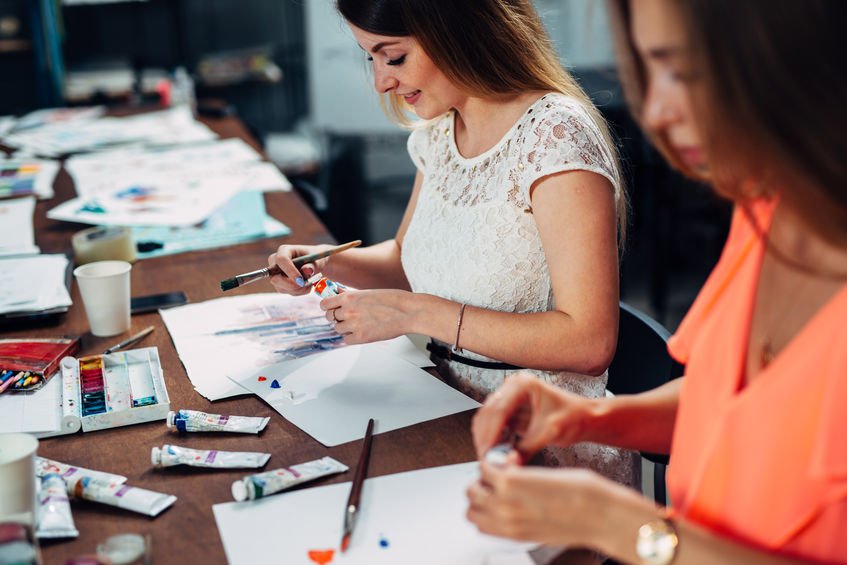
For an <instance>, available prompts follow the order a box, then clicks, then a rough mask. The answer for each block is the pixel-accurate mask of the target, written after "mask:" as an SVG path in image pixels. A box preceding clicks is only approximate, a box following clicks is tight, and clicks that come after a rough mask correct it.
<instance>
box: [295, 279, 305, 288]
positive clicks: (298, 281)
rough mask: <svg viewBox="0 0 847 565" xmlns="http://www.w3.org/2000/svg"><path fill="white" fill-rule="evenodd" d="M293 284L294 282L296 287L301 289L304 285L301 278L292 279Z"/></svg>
mask: <svg viewBox="0 0 847 565" xmlns="http://www.w3.org/2000/svg"><path fill="white" fill-rule="evenodd" d="M294 282H296V283H297V286H299V287H301V288H302V287H303V286H305V284H306V283H305V281H303V277H297V278H296V279H294Z"/></svg>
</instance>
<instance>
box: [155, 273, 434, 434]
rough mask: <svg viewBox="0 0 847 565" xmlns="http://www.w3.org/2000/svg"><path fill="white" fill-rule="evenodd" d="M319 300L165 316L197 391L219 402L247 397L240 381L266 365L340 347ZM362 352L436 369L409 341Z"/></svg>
mask: <svg viewBox="0 0 847 565" xmlns="http://www.w3.org/2000/svg"><path fill="white" fill-rule="evenodd" d="M232 274H236V273H232ZM255 284H256V285H260V284H263V283H261V282H258V283H255ZM319 302H320V298H319V297H317V296H316V295H313V294H310V295H307V296H287V295H284V294H278V293H261V294H245V295H239V296H229V297H225V298H217V299H213V300H207V301H205V302H198V303H195V304H188V305H186V306H180V307H177V308H169V309H168V310H162V311H161V315H162V320H163V321H164V322H165V326H167V328H168V332H170V334H171V339H173V342H174V346H175V347H176V350H177V353H178V354H179V357H180V360H181V361H182V364H183V365H184V366H185V371H186V373H188V378H189V379H190V380H191V383H192V384H193V385H194V388H195V389H196V390H197V392H199V393H200V394H202V395H203V396H205V397H206V398H208V399H209V400H220V399H222V398H228V397H231V396H238V395H240V394H248V393H249V392H250V391H248V390H246V389H244V388H243V387H242V386H240V385H239V384H238V381H240V380H241V379H243V378H245V377H250V376H252V375H254V374H255V373H256V372H257V371H259V370H260V369H262V368H264V367H268V366H271V365H276V364H278V363H281V362H283V361H290V360H296V359H299V358H302V357H306V356H308V355H314V354H316V353H321V352H324V351H328V350H331V349H335V348H338V347H341V346H342V345H343V344H342V343H341V338H340V336H339V335H338V334H337V333H336V332H335V330H334V329H333V328H332V325H331V324H330V323H329V322H328V321H327V320H326V318H325V315H324V312H323V311H322V310H321V309H320V307H319V306H318V304H319ZM357 347H359V346H357ZM363 349H365V350H366V351H367V355H372V356H374V357H375V358H379V359H384V358H387V357H396V358H402V359H405V360H407V361H408V362H410V363H412V364H413V365H416V366H418V367H426V366H430V365H432V363H431V362H430V360H429V357H427V356H426V355H425V354H423V353H422V352H421V351H420V350H419V349H417V348H416V347H415V346H414V344H413V343H412V342H411V341H409V339H408V338H405V337H401V338H396V339H393V340H389V341H384V342H378V343H374V344H369V345H368V346H363ZM210 352H212V353H211V354H210ZM362 429H364V426H362Z"/></svg>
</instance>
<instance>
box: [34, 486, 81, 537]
mask: <svg viewBox="0 0 847 565" xmlns="http://www.w3.org/2000/svg"><path fill="white" fill-rule="evenodd" d="M35 536H36V537H38V538H75V537H79V532H78V531H77V529H76V525H75V524H74V517H73V515H71V504H70V502H68V487H67V486H66V485H65V480H64V479H63V478H62V477H61V475H57V474H56V473H48V474H46V475H44V477H43V478H42V479H41V489H40V490H39V491H38V527H37V528H36V530H35Z"/></svg>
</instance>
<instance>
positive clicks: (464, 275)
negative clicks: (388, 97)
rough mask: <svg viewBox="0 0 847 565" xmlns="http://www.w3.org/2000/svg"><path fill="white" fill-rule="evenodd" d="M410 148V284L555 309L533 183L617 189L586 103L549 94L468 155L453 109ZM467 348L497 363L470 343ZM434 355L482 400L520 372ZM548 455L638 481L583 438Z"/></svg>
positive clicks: (511, 306) (578, 378)
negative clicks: (413, 198) (582, 176)
mask: <svg viewBox="0 0 847 565" xmlns="http://www.w3.org/2000/svg"><path fill="white" fill-rule="evenodd" d="M408 149H409V154H410V156H411V158H412V160H413V161H414V162H415V165H416V166H417V168H418V170H420V171H421V173H422V174H423V177H424V180H423V186H422V187H421V191H420V194H419V197H418V202H417V205H416V207H415V213H414V216H413V217H412V220H411V222H410V224H409V227H408V230H407V232H406V235H405V238H404V240H403V248H402V262H403V269H404V271H405V273H406V276H407V278H408V280H409V283H410V284H411V287H412V290H413V291H415V292H421V293H427V294H433V295H436V296H441V297H443V298H446V299H448V300H452V301H455V302H459V303H465V304H468V305H471V306H477V307H480V308H487V309H490V310H499V311H506V312H521V313H524V312H544V311H548V310H551V309H552V308H553V307H554V300H553V290H552V285H551V281H550V274H549V272H548V269H547V262H546V260H545V256H544V249H543V247H542V245H541V239H540V237H539V234H538V229H537V227H536V225H535V220H534V217H533V214H532V206H531V203H530V196H529V189H530V187H531V186H532V184H533V183H534V182H535V181H536V180H538V179H539V178H541V177H544V176H547V175H550V174H553V173H558V172H563V171H569V170H577V169H579V170H586V171H591V172H594V173H597V174H600V175H603V176H605V177H607V178H608V179H609V180H610V181H611V182H612V185H613V186H615V190H619V188H618V182H617V179H616V176H615V174H614V168H613V166H612V162H613V161H612V156H611V154H610V152H609V150H608V148H607V146H606V144H605V142H604V140H603V138H602V136H601V135H600V133H599V131H598V129H597V127H596V126H595V125H594V123H593V122H592V120H591V119H590V118H589V116H588V114H587V113H586V112H585V111H584V109H583V108H582V106H581V105H580V104H579V103H578V102H577V101H576V100H574V99H572V98H570V97H567V96H564V95H561V94H558V93H550V94H547V95H545V96H543V97H541V98H540V99H539V100H537V101H536V102H535V103H533V104H532V106H531V107H530V108H529V109H528V110H527V111H526V112H525V113H524V114H523V115H522V116H521V118H520V119H519V120H518V121H517V122H516V123H515V124H514V125H513V126H512V128H511V129H510V130H509V132H508V133H506V135H505V136H503V138H502V139H501V140H500V141H499V142H498V143H497V144H496V145H495V146H494V147H492V148H491V149H489V150H488V151H486V152H485V153H483V154H481V155H479V156H476V157H473V158H470V159H466V158H464V157H462V156H461V155H460V154H459V151H458V149H457V148H456V143H455V138H454V113H453V112H449V113H447V114H445V115H444V116H443V117H441V118H438V119H436V120H435V121H433V122H431V123H429V124H427V125H426V126H425V127H422V128H420V129H417V130H415V131H413V132H412V134H411V135H410V136H409V141H408ZM447 345H449V344H447ZM463 355H464V356H466V357H470V358H474V359H479V360H484V361H492V359H490V358H488V357H484V356H482V355H478V354H475V353H473V352H471V351H469V350H467V349H465V350H464V353H463ZM433 359H434V361H435V362H436V363H437V364H438V370H439V373H440V374H441V375H442V377H443V378H444V379H445V380H446V381H447V382H448V383H449V384H450V385H451V386H453V387H455V388H457V389H459V390H461V391H462V392H464V393H465V394H468V395H469V396H471V397H473V398H476V399H477V400H480V401H481V400H483V399H484V398H485V396H486V395H487V394H488V393H489V392H492V391H493V390H495V389H496V388H497V387H498V386H499V385H500V384H501V383H502V382H503V379H504V378H506V377H507V376H508V375H509V374H510V373H512V372H513V371H503V370H492V369H480V368H476V367H471V366H469V365H464V364H461V363H458V362H455V361H453V362H447V361H444V360H441V359H438V358H435V357H434V358H433ZM532 372H533V373H535V374H536V375H537V376H538V378H539V379H541V380H543V381H545V382H548V383H551V384H554V385H556V386H559V387H562V388H565V389H567V390H569V391H572V392H574V393H577V394H581V395H583V396H587V397H591V398H597V397H602V396H604V394H605V393H606V375H603V376H601V377H593V376H589V375H581V374H576V373H568V372H551V371H532ZM543 458H544V460H545V462H546V463H548V464H551V465H560V466H566V465H567V466H581V467H590V468H592V469H595V470H597V471H599V472H601V473H603V474H604V475H606V476H608V477H610V478H613V479H615V480H617V481H618V482H621V483H624V484H630V485H634V484H637V480H638V469H636V466H635V465H634V457H633V456H632V454H631V453H630V452H625V451H621V450H618V449H614V448H609V447H605V446H599V445H594V444H579V445H575V446H573V447H570V448H568V449H548V450H545V453H544V454H543Z"/></svg>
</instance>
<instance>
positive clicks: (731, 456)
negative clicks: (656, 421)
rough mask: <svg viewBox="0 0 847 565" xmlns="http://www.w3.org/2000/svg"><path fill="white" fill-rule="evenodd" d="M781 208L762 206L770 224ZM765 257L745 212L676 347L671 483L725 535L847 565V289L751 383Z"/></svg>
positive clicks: (687, 510)
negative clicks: (752, 333)
mask: <svg viewBox="0 0 847 565" xmlns="http://www.w3.org/2000/svg"><path fill="white" fill-rule="evenodd" d="M774 208H775V203H773V202H768V201H763V200H761V201H757V202H755V203H754V204H753V215H754V216H755V217H756V218H757V221H758V223H759V225H760V226H761V227H762V229H764V230H767V229H768V228H769V226H770V219H771V216H772V214H773V210H774ZM763 253H764V245H763V242H762V241H761V239H760V238H759V237H757V235H756V232H755V230H754V228H753V226H752V225H751V223H750V221H749V219H748V218H747V216H746V215H745V214H744V213H743V211H742V210H740V209H736V211H735V216H734V218H733V222H732V228H731V230H730V235H729V239H728V240H727V243H726V246H725V248H724V251H723V255H722V256H721V259H720V261H719V262H718V264H717V266H716V267H715V269H714V271H712V274H711V275H710V277H709V280H708V281H707V282H706V284H705V286H704V287H703V289H702V290H701V292H700V294H699V295H698V297H697V300H696V301H695V302H694V304H693V305H692V307H691V310H690V311H689V312H688V314H687V315H686V317H685V319H684V320H683V322H682V324H681V325H680V327H679V330H678V331H677V333H676V334H675V335H674V336H673V337H672V338H671V340H670V342H669V344H668V348H669V349H670V352H671V355H673V357H674V358H675V359H677V360H678V361H679V362H681V363H684V364H686V376H685V378H684V380H683V385H682V390H681V393H680V401H679V412H678V414H677V419H676V427H675V430H674V438H673V447H672V451H671V453H672V454H673V457H672V459H671V465H670V467H669V469H668V490H669V493H670V497H671V500H672V502H673V504H674V506H675V508H676V511H677V514H679V515H682V516H685V517H686V518H688V519H690V520H692V521H694V522H696V523H699V524H701V525H703V526H705V527H707V528H709V529H711V530H713V531H715V532H717V533H720V534H722V535H725V536H729V537H732V538H734V539H737V540H740V541H742V542H745V543H747V544H752V545H754V546H758V547H762V548H767V549H769V550H772V551H777V552H779V553H784V554H786V555H790V556H794V557H801V558H805V559H808V560H815V561H823V562H826V563H847V285H845V287H844V288H842V289H841V290H840V291H839V292H838V293H837V294H836V295H835V296H834V297H833V298H832V299H830V301H829V302H828V303H827V304H826V305H825V306H824V307H823V308H822V309H821V310H820V311H818V313H817V314H816V315H815V316H814V317H813V318H812V319H811V320H810V321H809V322H808V323H807V325H806V326H805V327H804V328H803V329H802V330H801V332H800V333H798V334H797V335H796V336H795V337H794V339H793V341H792V342H790V343H789V344H788V346H786V347H785V348H784V349H783V350H782V351H781V352H780V354H779V355H778V356H777V357H776V358H775V359H774V360H773V361H772V362H771V364H770V365H769V366H768V367H766V368H765V369H763V370H762V372H761V373H760V375H759V376H758V378H757V379H756V380H754V381H753V382H752V383H750V384H749V385H747V386H746V387H744V388H741V385H742V379H743V376H744V370H745V357H746V351H747V343H748V332H749V327H750V322H751V318H752V315H753V306H754V300H755V291H756V283H757V280H758V276H759V267H760V265H761V260H762V256H763ZM785 299H786V301H789V300H791V297H786V298H785Z"/></svg>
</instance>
